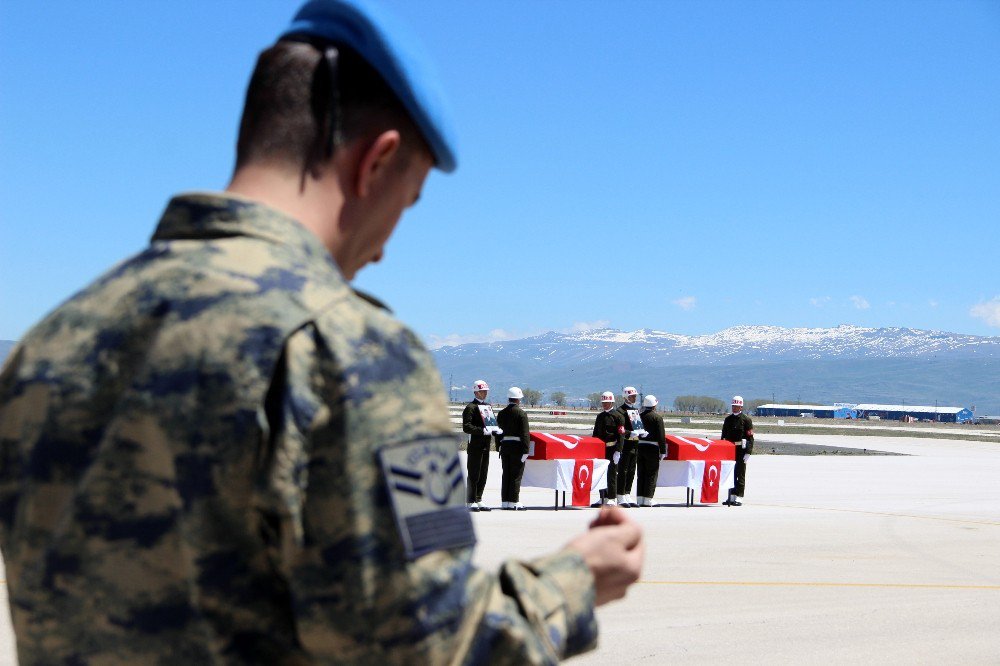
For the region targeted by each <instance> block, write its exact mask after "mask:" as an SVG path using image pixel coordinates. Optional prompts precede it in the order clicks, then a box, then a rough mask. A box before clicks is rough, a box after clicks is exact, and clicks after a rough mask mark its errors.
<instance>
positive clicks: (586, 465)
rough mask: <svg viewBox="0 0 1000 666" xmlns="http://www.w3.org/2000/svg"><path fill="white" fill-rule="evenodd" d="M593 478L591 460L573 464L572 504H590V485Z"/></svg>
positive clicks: (577, 461) (592, 463)
mask: <svg viewBox="0 0 1000 666" xmlns="http://www.w3.org/2000/svg"><path fill="white" fill-rule="evenodd" d="M593 478H594V461H593V460H576V461H575V462H574V464H573V506H590V487H591V484H592V481H593Z"/></svg>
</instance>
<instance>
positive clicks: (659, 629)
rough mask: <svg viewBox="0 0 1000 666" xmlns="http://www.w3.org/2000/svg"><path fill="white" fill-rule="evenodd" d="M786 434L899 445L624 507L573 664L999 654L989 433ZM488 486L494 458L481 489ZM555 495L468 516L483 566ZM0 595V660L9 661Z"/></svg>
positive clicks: (772, 460) (558, 516) (775, 462)
mask: <svg viewBox="0 0 1000 666" xmlns="http://www.w3.org/2000/svg"><path fill="white" fill-rule="evenodd" d="M790 437H791V436H789V435H781V436H780V439H781V440H782V441H788V440H789V438H790ZM795 439H796V441H800V442H801V443H805V444H823V445H827V446H835V445H843V446H850V447H854V448H869V449H877V450H882V451H894V452H898V453H903V454H907V456H906V457H902V456H767V455H758V456H754V457H753V458H752V459H751V461H750V464H749V467H748V471H747V497H746V505H745V506H743V507H734V508H729V507H725V506H721V505H713V506H695V507H691V508H688V507H685V506H683V504H684V490H683V489H681V488H670V489H660V490H658V492H657V496H656V500H657V502H658V503H661V504H662V506H658V507H653V508H644V509H630V510H629V512H630V515H631V516H633V517H634V518H635V519H636V520H638V521H639V522H640V523H641V524H642V525H643V526H644V528H645V534H646V539H647V557H646V566H645V569H644V571H643V576H642V579H641V581H640V582H639V583H638V584H636V585H635V586H633V588H632V590H631V591H630V593H629V595H628V597H627V598H626V599H624V600H622V601H619V602H616V603H612V604H609V605H607V606H604V607H602V608H601V609H599V610H598V616H599V619H600V626H601V638H600V645H599V646H598V648H597V649H596V650H594V651H592V652H590V653H588V654H586V655H583V656H581V657H579V658H577V659H575V660H574V661H573V663H575V664H580V665H583V664H607V663H608V662H609V661H612V662H617V663H648V664H660V663H668V662H672V663H685V664H702V663H726V662H734V661H739V662H747V663H753V664H765V663H766V664H775V663H778V664H782V663H785V664H792V663H794V664H803V663H805V664H812V663H815V664H820V663H822V664H827V663H838V664H840V663H858V664H861V663H864V664H873V663H874V664H889V663H908V664H931V663H933V664H940V663H962V664H998V663H1000V445H998V444H997V443H995V442H994V443H988V442H982V443H981V442H967V441H949V440H934V439H916V438H914V439H908V438H899V437H886V438H880V437H877V436H876V437H849V438H844V437H830V436H824V435H800V436H796V437H795ZM767 441H768V437H767V435H761V436H759V437H758V446H761V447H763V446H766V444H767ZM499 486H500V464H499V460H498V459H497V458H496V457H494V458H492V459H491V463H490V477H489V482H488V489H487V493H486V497H485V498H484V499H485V500H486V501H487V503H489V504H492V505H494V506H499V503H500V491H499ZM552 499H553V493H552V491H549V490H541V489H531V488H526V489H524V490H523V491H522V502H524V503H525V504H527V505H528V506H530V507H537V508H533V509H532V510H530V511H526V512H517V513H514V512H509V511H499V510H495V511H492V512H490V513H487V514H474V521H475V524H476V530H477V533H478V537H479V546H478V548H477V555H476V560H477V561H478V563H479V564H480V565H481V566H484V567H487V568H495V567H496V566H497V565H499V563H500V562H501V561H503V560H504V559H507V558H509V557H516V558H519V559H525V558H531V557H534V556H539V555H542V554H544V553H546V552H548V551H550V550H553V549H555V548H558V547H559V546H561V545H562V544H564V543H565V542H566V541H568V540H569V539H570V538H572V537H573V536H574V535H575V534H576V533H577V532H578V531H580V530H582V529H584V527H585V526H586V524H587V523H588V522H589V521H590V520H591V518H592V516H593V514H594V510H591V509H586V510H568V511H558V512H557V511H552V510H550V507H551V504H552ZM3 595H4V596H5V595H6V586H3ZM0 606H2V610H0V664H13V663H15V661H14V657H13V637H12V634H11V631H10V626H9V618H8V616H7V607H6V604H5V603H4V604H2V605H0Z"/></svg>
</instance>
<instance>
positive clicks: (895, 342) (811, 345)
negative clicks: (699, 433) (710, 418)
mask: <svg viewBox="0 0 1000 666" xmlns="http://www.w3.org/2000/svg"><path fill="white" fill-rule="evenodd" d="M432 354H433V355H434V358H435V360H436V361H437V363H438V367H439V370H440V372H441V375H442V377H443V378H444V380H445V384H446V386H447V384H448V379H449V377H452V376H456V377H457V380H456V384H459V385H463V386H464V385H465V384H468V383H469V382H471V381H472V379H474V378H477V377H486V379H487V380H488V381H493V382H495V383H496V384H498V385H506V384H507V383H508V382H510V383H517V384H519V385H529V386H532V387H533V388H537V389H540V390H545V391H555V390H560V391H564V392H566V393H569V394H570V395H571V396H577V397H582V396H586V395H587V394H588V393H591V392H594V391H599V390H606V389H608V388H612V389H614V388H617V387H618V385H619V384H622V385H624V384H634V385H638V384H640V383H648V384H649V385H650V388H651V389H655V390H656V391H659V392H660V393H657V395H658V396H659V397H660V399H661V400H664V399H667V400H669V401H672V400H673V398H674V397H676V396H677V395H685V394H704V395H716V396H718V397H724V396H727V395H732V393H735V392H740V393H743V394H744V397H749V396H748V395H747V394H752V395H753V396H754V397H761V398H763V397H767V398H771V397H772V396H774V399H776V400H781V399H788V400H792V399H796V398H798V397H803V398H805V397H808V399H809V400H822V401H827V402H834V401H837V402H840V401H843V402H850V401H855V400H856V401H857V402H863V401H881V402H890V403H896V402H911V403H912V402H913V401H916V400H920V401H921V402H924V403H925V404H934V402H935V400H938V401H940V402H941V404H945V402H950V403H955V404H956V406H958V405H962V406H966V405H971V404H976V403H977V402H978V403H980V404H984V405H992V404H993V403H998V405H1000V379H997V377H1000V336H994V337H989V336H975V335H966V334H958V333H948V332H945V331H935V330H923V329H912V328H904V327H898V328H867V327H861V326H854V325H841V326H837V327H832V328H783V327H778V326H733V327H730V328H727V329H724V330H722V331H718V332H716V333H712V334H708V335H698V336H686V335H681V334H675V333H669V332H665V331H656V330H652V329H639V330H638V331H621V330H618V329H612V328H603V329H594V330H591V331H585V332H582V333H555V332H550V333H543V334H541V335H536V336H531V337H527V338H522V339H519V340H507V341H503V342H490V343H470V344H466V345H457V346H446V347H441V348H439V349H435V350H433V351H432ZM467 375H468V376H467ZM491 378H492V379H491ZM647 392H649V391H647ZM463 397H464V396H463ZM990 409H992V410H993V411H1000V406H996V405H995V406H993V407H990Z"/></svg>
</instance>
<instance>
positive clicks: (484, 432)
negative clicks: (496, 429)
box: [483, 428, 493, 437]
mask: <svg viewBox="0 0 1000 666" xmlns="http://www.w3.org/2000/svg"><path fill="white" fill-rule="evenodd" d="M483 434H484V435H486V436H487V437H489V436H490V435H492V434H493V430H491V429H490V428H483Z"/></svg>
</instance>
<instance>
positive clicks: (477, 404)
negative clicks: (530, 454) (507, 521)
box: [462, 379, 503, 511]
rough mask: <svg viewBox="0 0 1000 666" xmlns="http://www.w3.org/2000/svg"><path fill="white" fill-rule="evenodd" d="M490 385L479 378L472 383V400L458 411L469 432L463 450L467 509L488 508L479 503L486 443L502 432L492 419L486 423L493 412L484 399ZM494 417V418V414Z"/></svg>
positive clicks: (487, 462)
mask: <svg viewBox="0 0 1000 666" xmlns="http://www.w3.org/2000/svg"><path fill="white" fill-rule="evenodd" d="M489 390H490V386H489V384H487V383H486V382H485V381H483V380H482V379H477V380H476V381H475V382H474V383H473V384H472V395H473V396H474V397H473V399H472V401H471V402H470V403H469V404H467V405H466V406H465V409H464V410H463V411H462V432H464V433H465V434H467V435H468V436H469V438H468V439H469V445H468V449H467V451H466V453H467V454H468V456H469V457H468V460H467V461H466V470H467V472H468V484H469V486H468V490H467V491H466V503H467V505H468V507H469V510H470V511H490V507H488V506H486V505H485V504H483V490H484V489H485V488H486V475H487V474H488V473H489V471H490V443H491V442H492V441H493V435H502V434H503V430H502V429H501V428H499V427H498V426H497V424H496V423H495V422H494V423H492V424H490V423H487V420H489V419H490V417H491V416H492V414H493V407H492V406H491V405H490V404H489V403H488V402H486V395H487V393H489ZM493 418H494V421H495V417H493Z"/></svg>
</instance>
